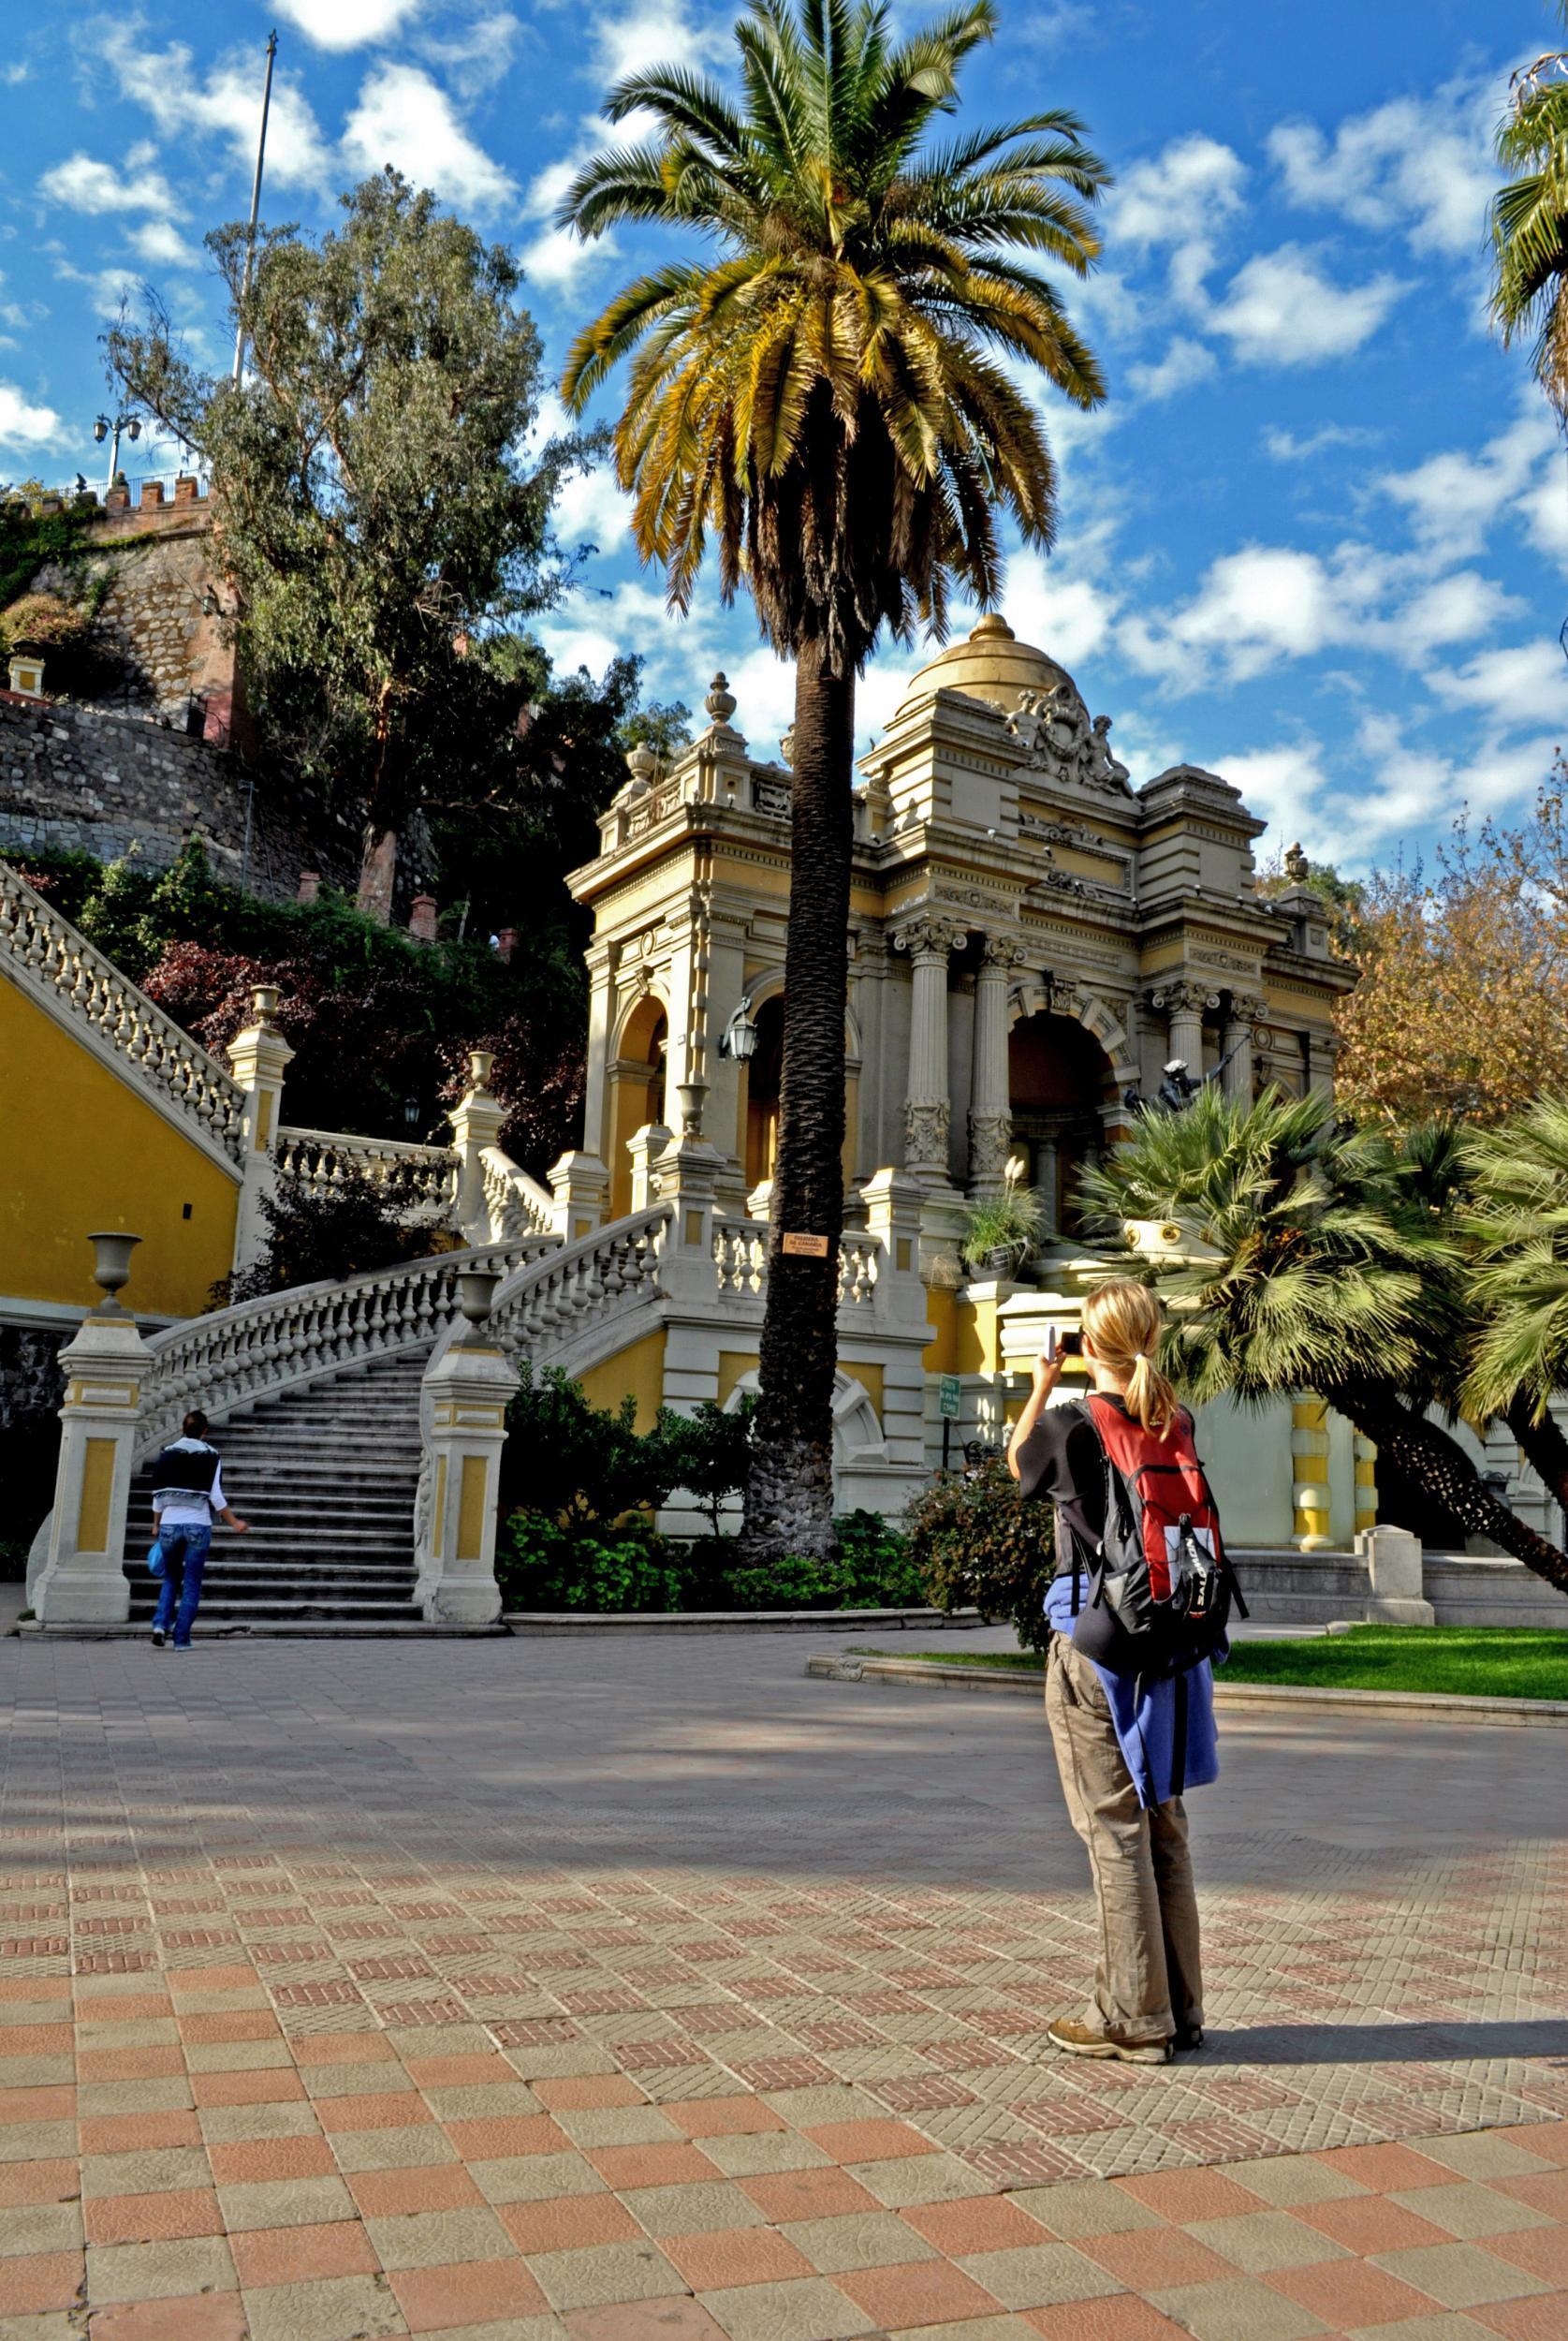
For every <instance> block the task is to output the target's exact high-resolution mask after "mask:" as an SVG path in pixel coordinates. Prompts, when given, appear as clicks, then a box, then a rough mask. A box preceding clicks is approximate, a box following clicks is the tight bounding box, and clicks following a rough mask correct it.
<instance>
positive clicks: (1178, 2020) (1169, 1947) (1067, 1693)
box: [1046, 1634, 1203, 2040]
mask: <svg viewBox="0 0 1568 2341" xmlns="http://www.w3.org/2000/svg"><path fill="white" fill-rule="evenodd" d="M1046 1718H1047V1720H1048V1723H1049V1725H1050V1732H1051V1738H1052V1740H1053V1741H1054V1742H1055V1744H1056V1761H1057V1765H1058V1768H1059V1769H1060V1771H1061V1774H1062V1794H1063V1795H1064V1796H1065V1798H1066V1800H1067V1818H1068V1819H1069V1820H1070V1821H1071V1822H1072V1824H1073V1827H1074V1828H1075V1829H1076V1830H1077V1833H1078V1835H1079V1836H1080V1837H1081V1838H1082V1839H1083V1842H1084V1844H1085V1846H1086V1847H1087V1848H1088V1850H1089V1865H1090V1868H1091V1869H1092V1871H1093V1873H1094V1903H1095V1908H1096V1910H1097V1911H1098V1914H1099V1924H1100V1957H1099V1964H1098V1966H1096V1968H1095V1972H1094V1997H1093V2000H1092V2004H1091V2006H1090V2009H1089V2011H1088V2017H1087V2021H1088V2022H1089V2023H1090V2024H1093V2025H1094V2026H1095V2028H1096V2029H1097V2030H1105V2031H1109V2032H1117V2033H1120V2034H1121V2035H1122V2036H1123V2038H1125V2039H1130V2040H1165V2039H1170V2037H1171V2036H1172V2034H1173V2033H1175V2032H1176V2031H1177V2030H1178V2029H1179V2028H1180V2027H1182V2026H1184V2025H1188V2024H1202V2022H1203V1977H1202V1972H1201V1967H1200V1964H1199V1954H1198V1911H1197V1897H1196V1894H1195V1893H1194V1889H1193V1863H1192V1857H1191V1855H1190V1853H1189V1851H1188V1848H1187V1816H1186V1813H1185V1812H1184V1810H1183V1809H1182V1804H1181V1799H1180V1797H1179V1796H1173V1797H1170V1798H1169V1799H1167V1801H1166V1802H1165V1804H1156V1805H1153V1806H1151V1807H1148V1808H1146V1807H1145V1806H1143V1805H1141V1804H1139V1803H1138V1792H1137V1790H1136V1788H1135V1787H1134V1786H1133V1777H1132V1774H1131V1773H1129V1771H1128V1770H1127V1761H1126V1759H1125V1757H1124V1756H1123V1755H1122V1753H1121V1746H1120V1745H1119V1744H1118V1742H1117V1737H1116V1730H1115V1727H1114V1725H1113V1724H1112V1722H1111V1714H1110V1704H1109V1701H1107V1700H1106V1694H1105V1692H1104V1691H1103V1690H1102V1689H1101V1687H1100V1678H1099V1676H1098V1675H1097V1674H1096V1673H1095V1671H1094V1669H1093V1667H1092V1665H1091V1664H1090V1662H1089V1660H1088V1659H1087V1658H1086V1657H1084V1656H1082V1654H1081V1653H1080V1652H1079V1651H1077V1650H1076V1649H1075V1648H1074V1646H1073V1644H1072V1643H1071V1642H1069V1641H1068V1640H1067V1638H1066V1636H1065V1635H1063V1634H1053V1635H1052V1636H1051V1643H1050V1656H1049V1657H1048V1660H1047V1662H1046Z"/></svg>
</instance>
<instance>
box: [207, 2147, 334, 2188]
mask: <svg viewBox="0 0 1568 2341" xmlns="http://www.w3.org/2000/svg"><path fill="white" fill-rule="evenodd" d="M207 2159H208V2161H209V2162H210V2163H211V2164H212V2176H213V2178H214V2180H215V2181H216V2183H217V2184H218V2186H238V2185H242V2184H243V2183H244V2182H245V2181H246V2180H251V2179H275V2178H334V2177H335V2176H336V2175H337V2168H338V2162H337V2157H336V2155H335V2154H334V2153H333V2152H332V2149H331V2147H330V2145H329V2144H328V2142H327V2141H326V2139H325V2138H243V2139H240V2140H238V2141H236V2142H230V2143H221V2142H217V2141H215V2140H214V2142H213V2143H212V2145H210V2146H209V2147H208V2149H207Z"/></svg>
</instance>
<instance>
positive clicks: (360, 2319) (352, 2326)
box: [244, 2276, 408, 2341]
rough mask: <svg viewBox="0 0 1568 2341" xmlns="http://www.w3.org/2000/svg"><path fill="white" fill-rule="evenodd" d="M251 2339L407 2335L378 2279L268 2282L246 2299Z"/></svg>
mask: <svg viewBox="0 0 1568 2341" xmlns="http://www.w3.org/2000/svg"><path fill="white" fill-rule="evenodd" d="M244 2302H245V2316H246V2319H248V2321H249V2324H250V2341H381V2336H382V2335H384V2334H403V2333H406V2332H407V2331H408V2327H407V2325H406V2324H405V2323H404V2322H403V2315H402V2312H401V2310H400V2309H399V2307H398V2304H397V2302H396V2300H395V2299H394V2297H393V2295H392V2292H391V2289H390V2288H389V2287H388V2284H387V2283H386V2281H385V2279H384V2278H383V2277H380V2276H330V2277H324V2278H322V2279H320V2280H318V2281H317V2282H315V2283H313V2284H268V2285H263V2286H261V2287H259V2288H258V2289H256V2290H254V2291H250V2292H247V2293H246V2294H245V2295H244Z"/></svg>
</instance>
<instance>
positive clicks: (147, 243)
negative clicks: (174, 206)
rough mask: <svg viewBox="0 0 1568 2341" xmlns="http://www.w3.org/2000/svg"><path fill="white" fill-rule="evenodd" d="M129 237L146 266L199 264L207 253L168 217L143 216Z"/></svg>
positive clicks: (193, 266)
mask: <svg viewBox="0 0 1568 2341" xmlns="http://www.w3.org/2000/svg"><path fill="white" fill-rule="evenodd" d="M130 241H131V244H132V246H133V248H134V249H135V251H136V253H137V256H138V258H140V259H143V260H145V261H146V262H147V265H148V267H149V268H200V267H201V265H202V262H203V260H204V258H205V257H206V256H205V254H204V253H203V252H202V251H201V250H200V248H199V246H198V245H197V244H194V243H189V242H188V241H187V239H186V238H185V237H183V235H182V234H181V233H180V231H179V229H178V228H174V227H171V226H170V224H169V221H168V220H167V219H149V220H144V221H143V222H142V224H141V226H140V227H139V228H132V230H131V234H130Z"/></svg>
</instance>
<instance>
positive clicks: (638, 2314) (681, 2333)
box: [563, 2300, 727, 2341]
mask: <svg viewBox="0 0 1568 2341" xmlns="http://www.w3.org/2000/svg"><path fill="white" fill-rule="evenodd" d="M563 2321H564V2325H565V2328H566V2332H567V2334H568V2335H569V2336H570V2341H727V2335H726V2334H725V2330H724V2327H723V2326H722V2325H718V2324H715V2323H714V2321H713V2319H712V2318H711V2316H710V2314H709V2312H708V2311H707V2309H706V2308H704V2307H703V2305H702V2303H701V2302H700V2301H688V2300H663V2301H619V2302H617V2303H616V2304H614V2306H613V2307H609V2308H575V2309H573V2311H572V2312H571V2314H570V2316H568V2317H566V2318H565V2319H564V2320H563Z"/></svg>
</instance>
